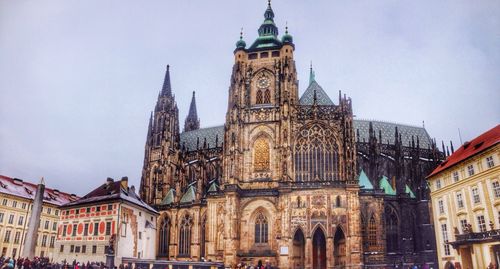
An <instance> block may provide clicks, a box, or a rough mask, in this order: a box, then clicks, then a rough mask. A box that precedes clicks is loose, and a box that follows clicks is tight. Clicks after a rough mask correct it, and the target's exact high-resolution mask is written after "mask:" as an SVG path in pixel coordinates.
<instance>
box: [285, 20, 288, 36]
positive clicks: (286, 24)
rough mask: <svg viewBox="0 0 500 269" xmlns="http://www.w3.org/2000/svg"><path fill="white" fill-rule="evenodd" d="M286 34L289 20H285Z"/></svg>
mask: <svg viewBox="0 0 500 269" xmlns="http://www.w3.org/2000/svg"><path fill="white" fill-rule="evenodd" d="M285 34H288V21H286V22H285Z"/></svg>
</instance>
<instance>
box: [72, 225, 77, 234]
mask: <svg viewBox="0 0 500 269" xmlns="http://www.w3.org/2000/svg"><path fill="white" fill-rule="evenodd" d="M76 226H77V225H76V224H73V234H72V236H76V228H77V227H76Z"/></svg>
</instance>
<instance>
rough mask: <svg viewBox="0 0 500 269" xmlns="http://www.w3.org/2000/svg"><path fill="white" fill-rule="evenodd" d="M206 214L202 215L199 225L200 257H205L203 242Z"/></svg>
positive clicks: (204, 240)
mask: <svg viewBox="0 0 500 269" xmlns="http://www.w3.org/2000/svg"><path fill="white" fill-rule="evenodd" d="M206 229H207V216H204V217H203V218H202V221H201V225H200V230H201V231H200V233H201V235H200V257H205V245H206V244H205V242H206Z"/></svg>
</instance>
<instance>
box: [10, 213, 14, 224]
mask: <svg viewBox="0 0 500 269" xmlns="http://www.w3.org/2000/svg"><path fill="white" fill-rule="evenodd" d="M12 223H14V215H10V216H9V224H12Z"/></svg>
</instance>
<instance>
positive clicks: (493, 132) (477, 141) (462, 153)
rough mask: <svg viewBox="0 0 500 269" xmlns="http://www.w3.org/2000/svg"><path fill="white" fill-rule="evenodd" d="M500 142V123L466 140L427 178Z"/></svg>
mask: <svg viewBox="0 0 500 269" xmlns="http://www.w3.org/2000/svg"><path fill="white" fill-rule="evenodd" d="M499 142H500V124H499V125H497V126H495V127H493V128H492V129H490V130H488V131H486V132H485V133H483V134H481V135H480V136H478V137H476V138H474V139H473V140H472V141H470V142H465V143H464V144H463V145H462V146H460V148H458V149H457V150H456V151H455V152H454V153H453V154H451V155H450V156H449V157H448V158H447V159H446V160H445V161H444V162H442V163H441V164H440V165H439V166H438V167H436V169H434V171H432V173H431V174H430V175H428V176H427V178H429V177H431V176H433V175H435V174H437V173H439V172H441V171H443V170H445V169H448V168H450V167H452V166H454V165H456V164H458V163H459V162H461V161H463V160H465V159H467V158H470V157H472V156H474V155H476V154H478V153H480V152H482V151H484V150H486V149H488V148H490V147H493V146H495V145H496V144H498V143H499Z"/></svg>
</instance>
